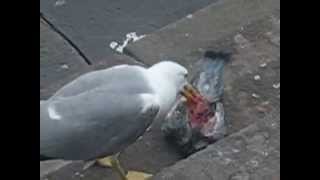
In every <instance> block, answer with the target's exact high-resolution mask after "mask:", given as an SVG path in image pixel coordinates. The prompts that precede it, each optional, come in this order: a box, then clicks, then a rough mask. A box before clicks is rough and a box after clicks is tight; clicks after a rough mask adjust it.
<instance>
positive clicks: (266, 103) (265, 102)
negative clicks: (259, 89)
mask: <svg viewBox="0 0 320 180" xmlns="http://www.w3.org/2000/svg"><path fill="white" fill-rule="evenodd" d="M269 104H270V102H269V101H264V102H263V103H262V105H263V106H267V105H269Z"/></svg>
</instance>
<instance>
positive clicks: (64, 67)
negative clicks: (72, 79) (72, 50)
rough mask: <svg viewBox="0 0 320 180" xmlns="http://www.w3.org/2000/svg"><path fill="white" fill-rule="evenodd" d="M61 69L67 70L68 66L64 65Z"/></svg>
mask: <svg viewBox="0 0 320 180" xmlns="http://www.w3.org/2000/svg"><path fill="white" fill-rule="evenodd" d="M61 68H62V69H69V66H68V65H66V64H64V65H62V66H61Z"/></svg>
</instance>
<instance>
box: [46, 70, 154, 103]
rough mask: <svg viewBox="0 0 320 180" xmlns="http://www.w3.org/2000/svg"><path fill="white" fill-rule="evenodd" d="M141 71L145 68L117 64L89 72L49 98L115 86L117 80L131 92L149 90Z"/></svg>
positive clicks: (117, 82)
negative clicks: (128, 87)
mask: <svg viewBox="0 0 320 180" xmlns="http://www.w3.org/2000/svg"><path fill="white" fill-rule="evenodd" d="M143 71H145V69H144V68H143V67H140V66H133V65H119V66H114V67H112V68H108V69H104V70H99V71H93V72H89V73H86V74H84V75H82V76H80V77H79V78H77V79H75V80H73V81H72V82H70V83H68V84H66V85H65V86H64V87H62V88H61V89H60V90H59V91H57V92H56V93H55V94H54V95H53V96H52V97H51V98H50V99H56V98H59V97H68V96H74V95H78V94H80V93H83V92H86V91H89V90H92V89H95V88H98V87H101V86H105V85H107V86H108V85H112V86H116V85H117V84H120V83H119V81H121V83H122V84H126V85H128V86H131V87H132V88H130V89H128V90H131V92H136V93H137V92H141V91H143V90H144V91H145V90H149V89H148V88H147V86H146V83H145V77H144V76H143ZM115 88H116V87H115ZM147 92H151V91H147ZM147 92H146V93H147Z"/></svg>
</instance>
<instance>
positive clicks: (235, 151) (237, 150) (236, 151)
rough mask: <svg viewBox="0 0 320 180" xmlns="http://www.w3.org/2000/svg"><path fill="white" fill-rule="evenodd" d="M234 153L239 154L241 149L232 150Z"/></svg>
mask: <svg viewBox="0 0 320 180" xmlns="http://www.w3.org/2000/svg"><path fill="white" fill-rule="evenodd" d="M232 152H234V153H238V152H240V150H239V149H232Z"/></svg>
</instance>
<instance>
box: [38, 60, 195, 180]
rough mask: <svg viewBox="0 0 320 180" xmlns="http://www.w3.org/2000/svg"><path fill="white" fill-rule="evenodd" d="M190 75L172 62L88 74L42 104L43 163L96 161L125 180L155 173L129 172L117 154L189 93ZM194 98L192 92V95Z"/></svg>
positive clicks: (41, 155)
mask: <svg viewBox="0 0 320 180" xmlns="http://www.w3.org/2000/svg"><path fill="white" fill-rule="evenodd" d="M187 75H188V71H187V69H186V68H185V67H183V66H182V65H180V64H178V63H175V62H172V61H161V62H159V63H157V64H154V65H153V66H151V67H149V68H145V67H142V66H137V65H117V66H113V67H111V68H107V69H103V70H98V71H93V72H89V73H86V74H84V75H82V76H80V77H78V78H77V79H75V80H73V81H72V82H70V83H68V84H67V85H65V86H64V87H62V88H61V89H60V90H58V91H57V92H56V93H55V94H54V95H53V96H52V97H50V98H49V99H47V100H45V101H40V161H41V160H48V159H64V160H83V161H93V160H94V161H97V162H98V164H100V165H102V166H106V167H112V168H113V169H114V170H116V171H117V172H118V174H119V176H120V177H121V179H122V180H142V179H147V178H150V177H151V176H152V175H151V174H148V173H143V172H137V171H125V170H124V169H123V168H122V167H121V165H120V163H119V161H118V156H119V153H120V152H121V151H123V150H124V149H125V148H126V147H128V146H129V145H130V144H132V143H134V142H135V141H136V140H137V139H138V138H139V137H141V136H142V135H143V134H144V132H145V131H146V129H147V128H148V127H149V126H150V125H151V124H152V122H153V121H155V120H157V119H164V118H165V116H166V115H167V113H168V112H169V110H170V109H171V107H172V106H173V105H174V103H175V101H176V100H177V98H178V97H179V95H181V94H186V93H187V94H188V93H190V92H185V93H181V92H184V91H186V88H185V87H187V86H190V85H189V83H188V82H187ZM189 96H190V94H189Z"/></svg>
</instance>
